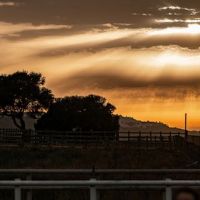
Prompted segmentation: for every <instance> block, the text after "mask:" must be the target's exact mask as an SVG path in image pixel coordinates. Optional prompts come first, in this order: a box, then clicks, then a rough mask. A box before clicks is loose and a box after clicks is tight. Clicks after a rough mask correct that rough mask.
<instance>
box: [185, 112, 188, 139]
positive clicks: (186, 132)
mask: <svg viewBox="0 0 200 200" xmlns="http://www.w3.org/2000/svg"><path fill="white" fill-rule="evenodd" d="M187 117H188V115H187V113H185V141H186V142H187V139H188V130H187Z"/></svg>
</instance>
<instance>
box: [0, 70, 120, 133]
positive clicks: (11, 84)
mask: <svg viewBox="0 0 200 200" xmlns="http://www.w3.org/2000/svg"><path fill="white" fill-rule="evenodd" d="M44 84H45V78H44V77H43V76H42V75H41V74H40V73H34V72H31V73H28V72H26V71H22V72H16V73H14V74H10V75H1V76H0V115H1V116H7V117H10V118H11V119H12V121H13V123H14V124H15V126H16V127H17V128H19V129H21V130H26V123H25V120H24V116H25V114H28V115H29V116H31V117H32V118H34V119H38V121H37V122H36V125H35V127H36V129H38V130H58V131H77V130H79V131H91V130H94V131H118V129H119V118H118V116H116V115H114V114H113V112H114V110H115V107H114V106H113V105H112V104H110V103H108V102H107V101H106V99H105V98H103V97H100V96H95V95H89V96H86V97H81V96H72V97H65V98H60V99H54V96H53V94H52V92H51V90H49V89H47V88H46V87H44ZM41 116H42V117H41ZM40 117H41V118H40Z"/></svg>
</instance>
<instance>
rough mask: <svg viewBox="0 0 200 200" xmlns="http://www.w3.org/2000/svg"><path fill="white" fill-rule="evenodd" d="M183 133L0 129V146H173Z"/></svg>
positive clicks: (182, 136)
mask: <svg viewBox="0 0 200 200" xmlns="http://www.w3.org/2000/svg"><path fill="white" fill-rule="evenodd" d="M184 136H185V135H184V133H167V132H110V131H99V132H98V131H90V132H86V131H85V132H84V131H82V132H80V131H79V132H78V131H76V132H72V131H71V132H69V131H67V132H57V131H34V130H26V131H24V132H22V131H20V130H17V129H0V144H21V143H22V142H25V143H29V144H34V145H37V144H40V145H69V144H92V143H110V142H120V143H123V142H126V143H127V142H129V143H132V144H137V145H146V144H153V145H155V146H156V145H158V144H161V145H163V144H165V143H170V144H174V143H176V142H177V141H178V139H179V140H180V139H181V138H182V139H183V138H184Z"/></svg>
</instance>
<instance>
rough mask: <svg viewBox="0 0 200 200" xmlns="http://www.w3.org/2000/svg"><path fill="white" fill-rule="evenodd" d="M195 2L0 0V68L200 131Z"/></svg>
mask: <svg viewBox="0 0 200 200" xmlns="http://www.w3.org/2000/svg"><path fill="white" fill-rule="evenodd" d="M199 46H200V1H199V0H190V1H188V0H168V1H163V0H151V1H150V0H34V1H33V0H13V1H6V0H0V47H1V51H0V73H1V74H7V73H13V72H15V71H21V70H27V71H35V72H40V73H42V74H43V75H44V76H45V77H46V86H47V87H48V88H50V89H52V91H53V93H54V94H55V95H56V97H64V96H69V95H87V94H97V95H102V96H104V97H106V98H107V99H108V101H109V102H111V103H113V104H114V105H115V106H116V107H117V110H116V113H117V114H121V115H124V116H131V117H134V118H136V119H140V120H144V121H148V120H149V121H161V122H164V123H166V124H169V125H170V126H173V127H174V126H176V127H184V113H188V117H189V128H190V129H191V130H192V129H195V130H200V49H199Z"/></svg>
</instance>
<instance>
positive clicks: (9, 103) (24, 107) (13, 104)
mask: <svg viewBox="0 0 200 200" xmlns="http://www.w3.org/2000/svg"><path fill="white" fill-rule="evenodd" d="M44 83H45V78H44V77H43V76H42V75H41V74H39V73H33V72H32V73H28V72H25V71H23V72H16V73H14V74H11V75H1V76H0V115H2V116H8V117H10V118H11V119H12V120H13V122H14V124H15V126H16V127H17V128H19V129H21V130H25V129H26V124H25V120H24V114H25V113H28V114H29V115H30V116H31V117H32V118H36V117H38V116H39V115H40V114H41V113H42V112H44V111H46V110H47V109H48V107H49V105H50V104H51V102H52V100H53V95H52V93H51V91H50V90H49V89H47V88H45V87H44Z"/></svg>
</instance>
